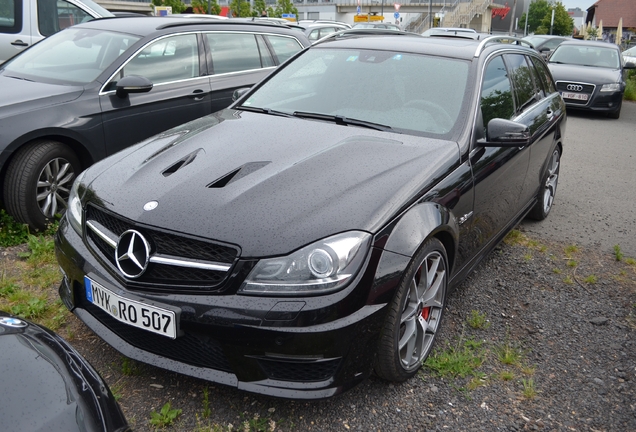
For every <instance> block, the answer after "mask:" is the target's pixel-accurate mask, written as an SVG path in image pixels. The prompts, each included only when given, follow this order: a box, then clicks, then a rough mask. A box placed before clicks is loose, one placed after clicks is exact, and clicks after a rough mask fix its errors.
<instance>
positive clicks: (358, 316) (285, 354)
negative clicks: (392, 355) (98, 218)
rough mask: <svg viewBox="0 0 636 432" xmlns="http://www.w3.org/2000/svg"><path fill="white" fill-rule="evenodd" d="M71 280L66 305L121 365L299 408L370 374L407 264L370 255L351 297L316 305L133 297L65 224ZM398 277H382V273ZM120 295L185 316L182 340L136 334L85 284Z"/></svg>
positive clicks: (64, 251)
mask: <svg viewBox="0 0 636 432" xmlns="http://www.w3.org/2000/svg"><path fill="white" fill-rule="evenodd" d="M56 255H57V259H58V262H59V264H60V267H61V268H62V271H63V272H64V279H63V281H62V284H61V286H60V297H61V298H62V301H63V302H64V304H65V305H66V306H67V307H68V308H69V309H70V310H72V311H73V312H74V313H75V315H76V316H78V317H79V318H80V319H81V320H82V321H83V322H84V323H85V324H86V325H87V326H88V327H90V328H91V329H92V330H93V331H94V332H95V333H96V334H97V335H98V336H100V337H101V338H102V339H104V340H105V341H106V342H108V343H109V344H110V345H111V346H113V347H114V348H115V349H117V350H118V351H119V352H121V353H122V354H123V355H125V356H127V357H129V358H132V359H135V360H138V361H141V362H144V363H149V364H152V365H155V366H158V367H161V368H164V369H168V370H171V371H175V372H179V373H182V374H185V375H190V376H194V377H198V378H202V379H205V380H209V381H213V382H217V383H221V384H226V385H229V386H233V387H236V388H239V389H243V390H247V391H251V392H255V393H262V394H267V395H271V396H277V397H285V398H294V399H321V398H326V397H330V396H333V395H336V394H338V393H341V392H343V391H345V390H346V389H348V388H350V387H352V386H354V385H356V384H357V383H359V382H361V381H362V380H364V379H365V378H366V377H367V376H368V375H369V374H370V373H371V371H372V364H373V361H372V359H373V356H374V355H375V351H376V348H377V340H378V337H379V334H380V329H381V326H382V323H383V322H384V319H385V315H386V309H387V308H386V304H387V301H388V300H389V299H390V298H391V297H392V295H393V292H394V290H395V288H396V287H397V284H398V283H399V277H400V276H401V274H400V273H399V272H396V271H395V269H396V267H397V268H400V267H401V268H405V267H406V265H407V264H408V257H403V256H401V255H397V254H392V253H390V252H386V251H382V250H380V249H376V248H372V249H371V253H370V254H369V256H368V257H367V262H366V264H365V267H364V268H363V271H362V272H361V274H360V275H358V276H357V278H356V280H355V281H354V282H353V283H352V284H351V285H350V286H349V287H347V288H345V289H344V290H342V291H340V292H337V293H333V294H329V295H324V296H316V297H302V298H272V297H252V296H243V295H236V294H234V293H232V290H228V291H226V292H225V293H224V294H182V293H166V292H165V291H158V292H148V291H145V292H140V291H137V290H135V291H134V292H132V291H130V290H127V289H126V288H125V287H124V286H123V285H122V284H120V283H119V282H118V281H117V279H116V278H113V277H112V275H110V274H109V272H108V270H107V269H106V268H105V267H104V266H103V265H102V263H101V262H100V261H99V260H98V259H96V258H95V256H93V254H92V253H91V251H90V250H89V249H88V248H87V247H86V245H85V244H84V241H83V240H82V238H80V236H79V235H78V234H77V233H76V232H75V231H74V230H73V229H72V228H71V227H70V225H69V224H68V223H67V222H66V219H65V218H64V219H63V221H62V223H61V224H60V228H59V230H58V233H57V236H56ZM384 267H386V268H387V269H389V268H390V269H391V272H388V271H387V272H383V271H381V268H384ZM85 276H88V277H90V278H91V279H93V280H96V281H98V282H99V283H100V284H102V285H104V286H105V287H107V288H108V289H109V290H111V291H112V292H114V293H116V294H118V295H120V296H123V297H130V298H134V299H138V300H141V301H145V302H149V303H155V304H157V305H163V306H166V307H169V308H174V309H177V310H179V312H180V320H179V328H180V333H179V336H178V337H177V338H176V339H170V338H167V337H165V336H162V335H157V334H154V333H150V332H148V331H146V330H142V329H138V328H135V327H131V326H130V325H128V324H125V323H122V322H120V321H118V320H116V319H114V318H113V317H112V316H111V315H110V314H109V313H107V312H105V311H103V310H102V309H100V308H98V307H97V306H95V305H93V304H92V303H90V302H89V301H88V300H87V298H86V293H85V289H84V277H85Z"/></svg>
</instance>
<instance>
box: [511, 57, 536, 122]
mask: <svg viewBox="0 0 636 432" xmlns="http://www.w3.org/2000/svg"><path fill="white" fill-rule="evenodd" d="M505 59H506V64H507V65H508V70H509V71H510V78H512V85H513V87H514V93H515V100H516V107H517V110H516V111H517V113H521V112H523V110H524V109H525V108H526V107H527V106H529V105H531V104H532V103H534V102H535V100H536V99H535V95H536V94H537V91H536V89H535V86H534V81H533V75H532V70H531V69H530V67H529V66H528V63H527V62H526V57H525V56H524V55H521V54H507V55H505Z"/></svg>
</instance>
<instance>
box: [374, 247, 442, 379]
mask: <svg viewBox="0 0 636 432" xmlns="http://www.w3.org/2000/svg"><path fill="white" fill-rule="evenodd" d="M447 286H448V259H447V258H446V250H445V249H444V246H443V245H442V243H441V242H440V241H439V240H438V239H436V238H431V239H429V240H427V241H426V242H425V243H424V244H423V245H422V247H421V248H420V249H419V251H418V252H417V253H416V254H415V256H414V257H413V260H412V261H411V263H410V264H409V266H408V267H407V269H406V271H405V272H404V275H403V277H402V281H401V282H400V286H399V287H398V291H397V293H396V295H395V298H394V299H393V301H392V302H391V304H390V306H389V311H388V314H387V318H386V321H385V323H384V328H383V329H382V335H381V336H380V345H379V351H378V355H377V358H376V363H375V371H376V373H377V374H378V375H379V376H380V377H381V378H384V379H386V380H388V381H394V382H402V381H405V380H407V379H408V378H410V377H412V376H413V375H415V373H416V372H417V370H418V369H419V368H420V366H422V362H423V361H424V360H425V359H426V357H428V355H429V353H430V352H431V349H432V347H433V343H434V342H435V338H436V336H437V333H438V332H439V330H440V323H441V319H442V315H443V313H444V305H445V302H446V290H447Z"/></svg>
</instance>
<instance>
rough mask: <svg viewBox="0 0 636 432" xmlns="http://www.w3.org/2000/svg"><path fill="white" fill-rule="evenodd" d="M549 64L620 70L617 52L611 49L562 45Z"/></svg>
mask: <svg viewBox="0 0 636 432" xmlns="http://www.w3.org/2000/svg"><path fill="white" fill-rule="evenodd" d="M550 63H559V64H571V65H577V66H593V67H602V68H609V69H620V59H619V57H618V50H616V49H613V48H601V47H585V46H563V45H562V46H559V47H558V48H557V49H556V51H554V54H552V56H551V57H550Z"/></svg>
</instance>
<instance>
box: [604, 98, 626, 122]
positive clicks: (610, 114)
mask: <svg viewBox="0 0 636 432" xmlns="http://www.w3.org/2000/svg"><path fill="white" fill-rule="evenodd" d="M622 107H623V101H622V100H621V101H620V103H619V104H618V108H617V109H616V110H615V111H610V112H608V113H607V117H609V118H611V119H619V118H620V117H621V108H622Z"/></svg>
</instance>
